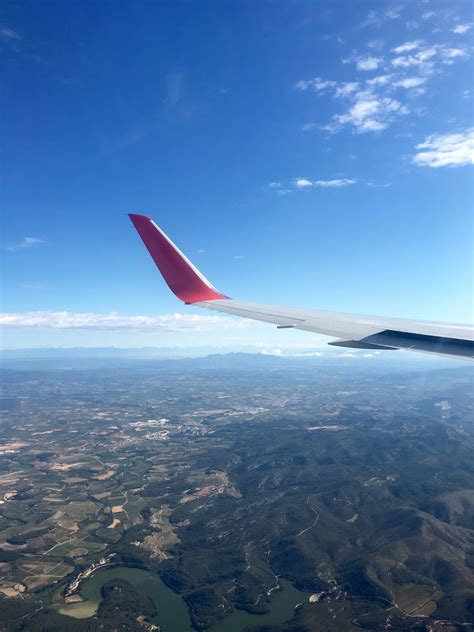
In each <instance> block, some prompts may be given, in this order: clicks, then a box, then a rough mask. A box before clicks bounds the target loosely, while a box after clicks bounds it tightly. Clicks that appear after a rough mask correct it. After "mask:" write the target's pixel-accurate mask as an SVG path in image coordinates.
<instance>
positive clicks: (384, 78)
mask: <svg viewBox="0 0 474 632" xmlns="http://www.w3.org/2000/svg"><path fill="white" fill-rule="evenodd" d="M391 78H392V75H379V76H378V77H373V78H372V79H367V80H366V84H367V85H368V86H384V85H386V84H387V83H388V82H389V81H390V79H391Z"/></svg>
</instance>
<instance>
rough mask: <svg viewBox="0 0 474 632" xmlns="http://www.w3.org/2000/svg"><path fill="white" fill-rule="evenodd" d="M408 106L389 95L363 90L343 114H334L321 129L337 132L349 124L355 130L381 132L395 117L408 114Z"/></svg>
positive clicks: (359, 131)
mask: <svg viewBox="0 0 474 632" xmlns="http://www.w3.org/2000/svg"><path fill="white" fill-rule="evenodd" d="M408 111H409V110H408V108H407V107H406V106H405V105H403V104H402V103H400V101H397V100H396V99H393V98H391V97H384V96H379V95H377V94H375V93H374V92H373V90H363V91H360V92H358V93H356V95H355V96H354V98H353V103H352V105H351V106H350V107H349V109H348V110H347V112H346V113H345V114H336V115H335V116H333V119H332V121H331V123H329V124H328V125H326V126H325V127H324V128H323V129H325V130H327V131H329V132H332V133H334V132H337V131H338V130H340V129H341V128H342V127H344V126H346V125H349V126H351V127H352V128H353V129H354V131H355V132H357V133H358V134H362V133H365V132H381V131H382V130H384V129H386V128H387V127H388V126H389V125H390V124H391V123H392V122H393V121H394V120H395V119H396V118H397V117H399V116H402V115H403V114H408Z"/></svg>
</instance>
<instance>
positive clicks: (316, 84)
mask: <svg viewBox="0 0 474 632" xmlns="http://www.w3.org/2000/svg"><path fill="white" fill-rule="evenodd" d="M336 85H337V82H336V81H325V80H324V79H321V77H314V79H308V80H306V81H305V80H304V79H302V80H300V81H297V82H296V83H295V88H296V89H297V90H303V91H304V90H314V91H315V92H324V91H326V90H328V89H329V88H334V86H336Z"/></svg>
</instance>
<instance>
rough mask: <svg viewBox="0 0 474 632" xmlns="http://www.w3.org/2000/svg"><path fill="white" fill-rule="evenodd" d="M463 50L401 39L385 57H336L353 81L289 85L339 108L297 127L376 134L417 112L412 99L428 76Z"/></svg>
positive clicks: (423, 89) (318, 79)
mask: <svg viewBox="0 0 474 632" xmlns="http://www.w3.org/2000/svg"><path fill="white" fill-rule="evenodd" d="M377 15H379V14H377ZM469 54H470V50H469V49H468V48H467V47H463V46H450V45H448V44H438V43H436V44H433V45H428V44H427V43H426V42H424V41H423V40H421V39H414V40H409V41H405V42H403V41H402V42H401V43H400V44H399V45H398V46H395V47H393V48H392V49H391V51H390V52H389V54H388V55H385V61H384V59H383V58H382V57H378V56H377V57H376V56H373V55H370V54H369V55H358V54H356V53H353V54H352V55H351V56H350V57H348V58H345V59H342V60H341V61H342V63H343V64H344V65H347V64H350V63H355V65H356V72H357V74H356V75H355V77H354V79H355V80H354V81H347V80H346V81H334V80H332V79H326V78H323V77H315V78H314V79H309V80H300V81H298V82H297V83H296V84H295V87H296V88H297V89H299V90H302V91H307V90H312V91H314V92H316V94H317V95H318V96H319V97H324V96H326V95H329V96H331V97H332V98H333V99H334V100H335V101H336V102H337V103H339V104H340V105H341V110H342V111H340V112H339V113H336V114H334V115H333V116H332V118H331V120H330V121H329V122H326V123H324V122H319V123H318V122H315V121H314V120H313V121H311V122H307V123H304V124H303V126H302V130H303V131H305V132H309V131H312V130H316V129H320V130H325V131H328V132H330V133H336V132H338V131H341V130H343V129H347V128H349V129H351V130H352V131H353V132H355V133H357V134H362V133H378V132H382V131H383V130H385V129H387V128H388V127H389V126H391V125H392V124H394V123H395V122H396V121H397V120H398V119H400V118H401V117H403V116H406V115H407V114H409V113H410V112H414V113H417V114H418V115H420V113H422V111H423V110H422V109H420V108H419V107H413V105H412V102H413V99H415V98H417V97H419V96H420V95H422V94H424V93H425V92H426V90H427V88H428V80H429V79H430V78H431V77H432V76H434V75H435V74H439V73H440V72H442V70H443V67H444V66H446V65H451V64H454V63H455V62H457V61H460V60H463V59H465V58H467V57H468V56H469ZM375 70H378V71H379V72H380V71H382V72H380V74H379V75H377V76H373V77H370V78H369V79H364V78H363V75H361V74H360V72H359V71H364V72H367V71H375Z"/></svg>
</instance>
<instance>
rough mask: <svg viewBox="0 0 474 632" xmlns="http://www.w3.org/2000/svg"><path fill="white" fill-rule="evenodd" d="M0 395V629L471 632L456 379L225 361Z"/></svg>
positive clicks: (365, 368) (461, 399) (473, 569)
mask: <svg viewBox="0 0 474 632" xmlns="http://www.w3.org/2000/svg"><path fill="white" fill-rule="evenodd" d="M67 362H68V361H67V360H66V364H67ZM7 366H8V362H7ZM2 382H3V385H4V390H3V394H2V399H1V404H2V411H3V421H2V426H1V437H2V441H1V445H0V453H1V461H0V467H1V469H0V486H1V487H0V497H1V499H2V500H1V501H0V503H1V504H0V556H1V557H0V592H1V594H2V597H1V598H0V612H1V617H0V619H1V620H2V621H3V622H4V623H3V628H1V629H4V630H24V629H28V630H40V629H48V630H95V629H97V630H99V629H100V630H113V629H117V627H116V626H117V625H119V628H118V629H130V630H135V629H136V630H143V629H149V630H152V629H158V628H159V629H161V630H163V632H180V631H181V630H183V631H186V630H191V629H198V630H199V629H201V630H211V631H216V632H221V631H223V630H242V629H246V630H247V629H248V630H262V631H263V630H269V629H271V630H285V631H286V630H288V631H290V630H295V631H296V630H298V631H300V630H307V631H308V632H312V631H323V630H328V631H337V630H362V629H369V630H379V629H391V630H461V629H462V630H466V629H470V628H469V624H472V622H473V621H474V528H473V524H474V490H473V485H472V481H473V480H474V461H473V459H472V453H473V448H474V425H473V421H472V420H473V418H474V416H473V411H474V395H473V390H472V372H471V370H470V367H465V366H459V365H458V364H457V365H456V366H455V367H453V368H433V367H430V369H429V370H427V369H426V368H425V369H422V368H419V367H418V368H414V369H413V370H411V371H410V370H407V369H406V368H405V369H403V370H402V369H400V368H399V369H398V370H395V369H392V370H390V368H389V365H387V364H384V365H383V367H381V366H371V365H370V364H369V365H368V364H367V361H366V360H365V362H364V361H361V360H357V359H355V362H354V364H353V365H351V364H350V363H349V365H347V363H346V364H344V363H343V364H342V365H341V364H340V363H337V362H334V363H333V364H332V365H331V364H330V363H329V364H325V365H323V366H322V367H321V366H318V362H317V361H315V360H297V359H287V358H278V357H271V356H265V355H263V356H262V355H260V356H259V355H246V354H229V355H223V356H208V357H206V358H201V359H200V358H197V359H192V360H162V361H155V362H153V361H149V360H147V361H144V362H142V363H138V364H137V365H136V366H135V368H132V367H131V366H129V367H128V368H125V367H123V368H115V367H114V365H113V362H112V363H111V364H110V367H109V368H105V367H102V368H98V369H93V368H84V369H82V370H81V369H78V368H69V369H66V368H64V369H60V368H57V369H55V370H48V369H45V368H44V367H43V370H38V369H37V370H34V369H29V370H28V369H27V368H26V367H25V366H23V368H15V364H14V363H13V365H12V366H11V367H9V368H5V369H4V370H3V374H2ZM147 574H148V575H147ZM25 625H26V627H25ZM120 625H121V626H122V627H120ZM232 626H234V627H232ZM471 627H472V625H471Z"/></svg>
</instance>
